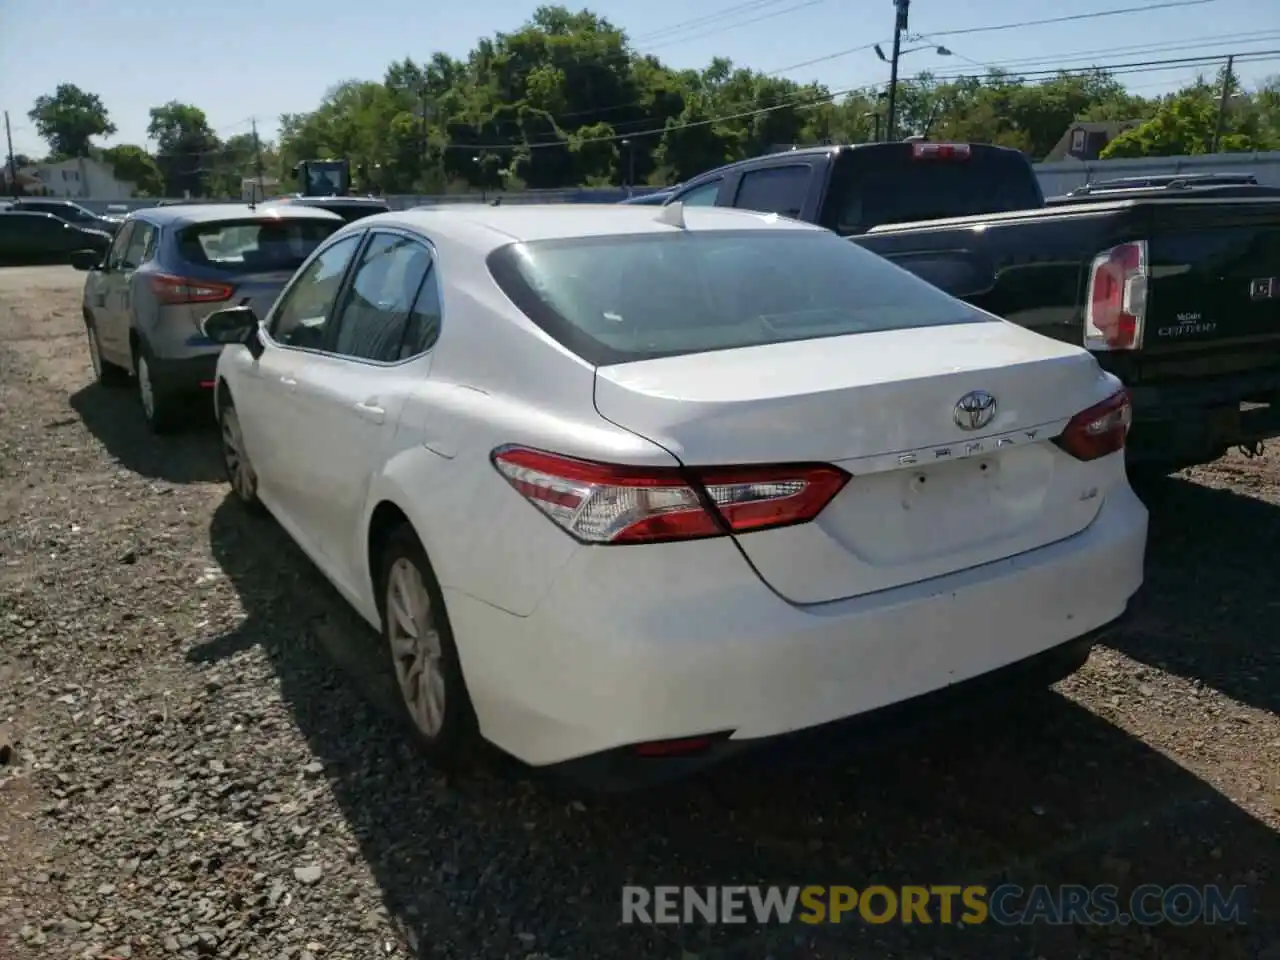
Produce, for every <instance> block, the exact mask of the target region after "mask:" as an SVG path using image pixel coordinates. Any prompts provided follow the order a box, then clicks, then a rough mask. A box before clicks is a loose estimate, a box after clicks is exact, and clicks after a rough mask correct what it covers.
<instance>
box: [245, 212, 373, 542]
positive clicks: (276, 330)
mask: <svg viewBox="0 0 1280 960" xmlns="http://www.w3.org/2000/svg"><path fill="white" fill-rule="evenodd" d="M362 241H363V234H348V235H346V236H344V237H342V238H340V239H338V240H337V241H332V242H330V243H328V244H327V245H325V246H322V247H321V248H320V249H319V250H317V251H316V253H315V254H313V255H312V257H311V259H310V260H309V261H308V262H307V263H305V264H304V265H303V266H302V267H301V268H300V269H299V271H298V273H297V274H296V275H295V276H294V279H293V281H292V282H291V283H290V284H289V286H288V287H287V288H285V290H284V291H283V292H282V293H281V295H280V297H279V299H278V300H277V301H276V303H275V306H274V307H273V308H272V310H271V312H270V314H269V315H268V317H267V318H266V322H265V323H264V325H263V332H262V340H263V349H262V353H261V355H260V356H259V357H257V358H256V359H255V358H252V357H251V356H250V357H249V361H248V363H247V364H246V366H245V367H244V369H243V371H242V375H241V377H240V383H239V385H238V387H237V390H238V395H236V396H235V397H234V398H233V399H234V402H235V403H236V405H237V408H238V410H239V411H240V428H241V431H242V433H243V434H244V441H245V446H246V448H247V450H248V452H249V460H250V462H251V463H252V464H253V465H254V469H255V471H256V472H257V474H258V488H259V495H260V496H261V497H262V499H263V502H265V503H266V504H267V505H268V506H270V507H271V509H272V512H273V513H275V514H276V516H277V517H279V518H280V519H281V520H282V522H283V520H284V518H285V517H289V518H290V523H291V524H292V525H293V526H296V527H298V528H299V529H300V530H303V531H305V529H306V527H305V524H304V523H303V522H302V518H303V517H304V516H305V513H306V511H305V506H304V503H303V500H304V499H305V498H306V497H307V495H308V489H309V486H310V484H309V480H308V477H307V468H306V466H305V461H304V460H303V459H301V458H302V456H303V454H304V451H305V450H306V447H307V444H306V442H305V437H304V436H303V435H301V434H300V431H301V430H302V429H303V428H304V427H305V426H306V418H305V417H304V416H303V412H302V408H301V406H300V400H299V395H298V388H299V386H300V384H301V382H302V381H303V380H304V379H305V371H306V369H307V368H308V367H309V366H310V365H311V364H314V363H317V362H320V361H322V360H323V358H324V353H323V352H322V350H321V349H319V348H321V347H323V345H324V344H325V343H326V342H327V339H328V336H329V333H330V330H329V327H330V320H331V318H332V317H333V316H334V314H335V311H336V309H337V303H338V298H339V296H340V294H341V291H342V288H343V283H344V281H345V278H346V275H347V273H348V267H349V265H350V263H351V261H352V260H353V259H354V257H355V254H356V252H357V250H358V249H359V247H360V244H361V242H362ZM300 344H306V345H307V346H305V347H304V346H300ZM245 353H246V355H247V354H248V351H247V350H246V351H245ZM242 396H243V399H241V397H242ZM303 535H304V536H305V533H304V534H303Z"/></svg>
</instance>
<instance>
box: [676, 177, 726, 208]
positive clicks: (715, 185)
mask: <svg viewBox="0 0 1280 960" xmlns="http://www.w3.org/2000/svg"><path fill="white" fill-rule="evenodd" d="M723 184H724V180H722V179H721V180H712V181H711V182H710V183H703V184H700V185H699V186H696V187H694V188H693V189H692V190H689V191H688V192H686V193H680V194H676V196H675V197H673V198H672V199H674V200H679V201H680V202H681V203H683V204H684V205H685V206H688V207H714V206H715V205H716V197H718V196H719V195H720V187H721V186H722V185H723Z"/></svg>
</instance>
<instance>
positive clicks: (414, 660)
mask: <svg viewBox="0 0 1280 960" xmlns="http://www.w3.org/2000/svg"><path fill="white" fill-rule="evenodd" d="M386 601H387V602H386V617H387V635H388V639H389V641H390V644H391V659H392V662H393V664H394V665H395V672H396V681H397V682H398V683H399V685H400V694H401V696H402V697H403V698H404V702H405V706H406V707H408V709H409V716H410V718H411V719H412V720H413V723H414V726H416V727H417V728H418V730H419V731H420V732H421V733H422V735H423V736H425V737H427V738H428V739H434V738H435V737H437V736H439V734H440V731H441V730H442V729H443V727H444V721H445V672H444V663H443V661H442V659H441V654H442V647H441V643H440V633H439V631H438V629H437V628H436V624H435V615H434V612H433V610H432V604H431V595H430V593H429V592H428V591H427V586H426V584H425V583H424V582H423V580H422V574H421V573H420V572H419V570H418V568H417V566H415V565H414V563H413V562H412V561H410V560H409V559H408V558H406V557H398V558H397V559H396V560H395V562H394V563H393V564H392V566H391V571H390V574H389V575H388V577H387V597H386Z"/></svg>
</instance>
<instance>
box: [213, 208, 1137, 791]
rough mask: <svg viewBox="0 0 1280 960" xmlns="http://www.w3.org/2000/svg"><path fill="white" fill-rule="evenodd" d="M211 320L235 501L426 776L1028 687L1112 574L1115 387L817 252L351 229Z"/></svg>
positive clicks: (667, 752) (1110, 584)
mask: <svg viewBox="0 0 1280 960" xmlns="http://www.w3.org/2000/svg"><path fill="white" fill-rule="evenodd" d="M205 329H206V332H207V334H208V335H209V336H210V337H211V338H213V339H215V340H218V341H220V342H222V343H224V344H227V346H226V348H225V349H224V350H223V352H222V355H221V358H220V360H219V363H218V372H217V389H216V391H215V395H216V399H215V403H216V407H217V414H218V418H219V421H220V423H221V431H222V438H223V443H224V450H225V458H226V466H227V472H228V475H229V479H230V482H231V485H232V488H233V490H234V492H235V495H236V496H238V497H239V498H241V499H242V500H244V501H245V502H246V503H247V504H248V505H253V506H256V505H258V504H261V505H265V507H266V508H267V509H269V510H270V512H271V513H272V514H274V516H275V517H276V518H277V519H278V520H279V522H280V523H281V524H282V525H283V526H284V527H285V529H286V530H287V531H288V532H289V533H290V534H291V535H292V536H293V538H294V539H295V540H296V541H297V542H298V544H299V545H300V546H301V547H302V549H303V550H304V551H305V552H306V553H307V554H309V555H310V557H311V558H312V559H313V560H314V561H315V563H316V564H317V565H318V566H319V567H320V569H321V570H322V571H323V572H324V574H325V575H326V576H327V577H328V579H329V580H331V581H332V582H333V584H334V585H335V586H336V587H337V589H338V590H339V591H340V592H341V593H342V594H343V595H344V596H345V597H346V599H347V600H348V601H349V602H350V603H351V604H352V605H353V606H354V607H355V609H356V610H358V611H359V613H360V614H361V615H362V616H363V617H364V619H366V620H367V621H368V622H369V623H370V624H372V625H374V626H375V627H376V628H377V629H379V630H380V631H381V632H382V637H383V645H384V650H383V652H382V654H381V655H382V656H386V657H387V658H389V661H390V665H391V666H392V667H393V668H394V671H395V674H396V677H397V679H398V681H399V687H400V690H401V692H402V695H403V700H404V707H405V714H406V716H407V718H408V719H410V720H411V721H412V724H413V726H414V728H415V729H416V733H417V735H418V737H419V738H420V739H421V741H422V743H423V745H424V746H425V747H426V748H427V750H428V751H429V752H430V753H431V754H432V755H433V756H434V757H435V758H436V759H437V760H438V761H440V762H441V763H444V764H454V763H457V762H458V761H459V760H460V759H461V758H463V757H465V756H467V755H468V753H469V748H470V747H472V746H474V745H475V744H476V743H477V742H478V741H479V740H480V739H484V740H487V741H489V742H491V743H492V744H495V745H497V746H498V747H500V748H501V749H502V750H504V751H506V752H507V753H509V754H512V755H514V756H515V757H516V758H518V759H520V760H522V761H524V762H526V763H527V764H530V765H534V766H539V767H548V766H553V765H559V766H560V768H561V769H562V770H564V771H567V772H571V773H575V774H577V775H578V776H580V777H583V778H592V779H595V780H596V781H597V782H599V783H602V784H604V783H610V784H618V783H621V784H627V783H635V782H641V781H645V780H651V779H654V778H661V777H663V776H667V775H670V774H672V773H675V772H683V771H685V770H688V769H691V768H693V767H696V766H698V765H700V764H704V763H707V762H710V761H712V760H715V759H718V758H721V757H724V756H727V755H729V754H731V753H734V752H736V751H740V750H742V749H745V748H747V747H750V746H753V745H759V744H763V743H766V742H770V741H772V740H775V739H776V738H780V737H784V736H785V735H790V734H798V733H799V732H802V731H803V732H804V734H805V735H808V734H814V733H821V732H824V731H827V730H833V731H836V730H844V729H847V728H846V726H845V725H844V724H837V723H836V722H837V721H848V720H863V721H867V720H873V719H875V718H876V717H899V716H901V715H902V713H903V711H904V710H905V711H907V712H911V711H913V710H915V709H916V708H917V707H918V708H919V709H920V710H927V709H928V708H929V706H930V705H931V704H932V703H934V702H940V701H942V700H950V699H951V698H952V697H954V696H957V695H959V694H961V693H963V692H965V691H969V692H972V693H975V694H979V695H980V697H981V698H982V699H987V695H988V693H989V692H990V691H992V690H1006V689H1013V688H1015V687H1018V686H1020V685H1026V684H1027V683H1031V684H1035V685H1041V686H1044V685H1048V684H1050V683H1052V682H1054V681H1056V680H1057V679H1060V678H1061V677H1062V676H1065V675H1066V674H1068V673H1070V672H1071V671H1073V670H1074V669H1076V668H1077V667H1078V666H1079V665H1080V664H1081V663H1083V661H1084V659H1085V657H1086V656H1087V654H1088V651H1089V648H1090V646H1091V645H1092V643H1093V642H1094V641H1095V640H1096V639H1097V638H1098V637H1100V636H1102V635H1103V634H1104V632H1105V631H1106V630H1107V629H1109V628H1111V627H1113V626H1114V625H1115V624H1116V622H1117V621H1118V620H1119V619H1120V618H1121V617H1122V616H1123V615H1124V614H1125V612H1126V610H1127V607H1128V604H1129V602H1130V598H1131V597H1132V596H1133V595H1134V593H1135V592H1136V591H1137V590H1138V588H1139V586H1140V585H1141V583H1142V566H1143V555H1144V551H1145V545H1146V535H1147V513H1146V510H1145V508H1144V507H1143V506H1142V504H1141V503H1140V502H1139V500H1138V499H1137V498H1136V497H1135V495H1134V493H1133V491H1132V490H1131V489H1130V487H1129V484H1128V481H1127V479H1126V476H1125V468H1124V445H1125V437H1126V433H1127V430H1128V425H1129V420H1130V407H1129V401H1128V398H1127V396H1126V394H1125V392H1124V391H1123V390H1122V388H1121V385H1120V383H1119V382H1118V381H1117V380H1116V379H1115V378H1114V377H1112V376H1110V375H1109V374H1107V373H1105V372H1104V371H1103V370H1102V369H1101V368H1100V367H1099V366H1098V364H1097V363H1096V362H1095V361H1094V359H1093V358H1092V357H1091V356H1090V355H1089V354H1088V353H1086V352H1085V351H1084V350H1082V349H1080V348H1078V347H1076V346H1072V345H1070V344H1065V343H1060V342H1057V341H1055V340H1050V339H1047V338H1044V337H1042V336H1039V335H1037V334H1034V333H1031V332H1029V331H1027V330H1024V329H1022V328H1020V327H1018V326H1015V325H1013V324H1010V323H1007V322H1005V321H1003V320H1000V319H998V318H996V317H994V316H991V315H989V314H986V313H983V312H981V311H978V310H976V309H974V308H972V307H970V306H968V305H966V304H964V303H962V302H960V301H958V300H955V299H953V298H951V297H950V296H948V295H946V294H944V293H942V292H941V291H939V290H937V289H936V288H934V287H932V286H930V285H928V284H926V283H925V282H923V281H921V280H919V279H918V278H916V277H915V276H913V275H912V274H910V273H908V272H906V271H904V270H901V269H899V268H898V267H896V266H894V265H892V264H890V263H889V262H888V261H886V260H883V259H881V258H879V257H877V256H876V255H874V254H872V253H869V252H867V251H865V250H863V249H860V248H859V247H857V246H855V245H854V244H851V243H848V242H846V241H844V240H841V239H839V238H838V237H836V236H835V235H834V234H831V233H829V232H827V231H825V230H822V229H819V228H817V227H811V226H807V225H804V224H800V223H795V222H791V221H787V220H781V219H778V218H776V217H773V216H765V215H759V214H754V213H749V212H745V211H738V210H724V209H712V208H682V207H681V206H680V205H678V204H677V205H673V206H668V207H664V208H661V209H658V208H647V207H644V206H639V205H632V206H626V205H600V206H590V205H580V206H505V207H470V206H468V207H461V206H460V207H445V208H441V209H437V210H415V211H407V212H403V213H388V214H381V215H378V216H374V217H370V218H367V219H363V220H360V221H358V222H356V223H352V224H350V225H348V226H347V227H344V228H343V229H341V230H339V231H338V232H336V233H335V234H333V236H332V237H330V238H329V239H328V240H326V241H325V242H324V243H323V244H322V245H321V246H320V247H319V248H318V249H317V250H316V252H315V253H314V254H313V255H312V256H311V257H310V259H309V260H308V261H307V262H306V263H305V264H304V265H303V267H302V268H301V269H300V270H299V271H298V273H297V274H296V275H295V277H294V278H293V280H292V281H291V283H290V285H289V286H288V287H286V289H285V290H284V292H283V293H282V295H281V296H280V298H279V299H278V300H277V301H276V302H275V304H274V306H273V307H272V308H271V310H270V312H269V313H268V314H267V315H266V316H265V317H262V318H258V317H256V316H254V315H253V313H252V311H251V309H250V308H248V307H241V308H233V309H230V310H225V311H222V312H220V313H218V314H215V315H213V316H212V317H210V318H209V319H208V320H207V321H206V324H205ZM894 722H895V724H896V723H897V721H894Z"/></svg>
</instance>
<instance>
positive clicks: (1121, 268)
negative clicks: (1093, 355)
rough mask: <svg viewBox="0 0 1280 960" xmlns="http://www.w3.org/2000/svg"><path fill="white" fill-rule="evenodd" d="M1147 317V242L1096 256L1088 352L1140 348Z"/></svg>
mask: <svg viewBox="0 0 1280 960" xmlns="http://www.w3.org/2000/svg"><path fill="white" fill-rule="evenodd" d="M1146 316H1147V242H1146V241H1145V240H1135V241H1133V242H1132V243H1122V244H1120V245H1119V246H1117V247H1112V248H1111V249H1110V250H1106V251H1103V252H1102V253H1100V254H1098V256H1096V257H1094V259H1093V265H1092V266H1091V267H1090V268H1089V299H1088V303H1087V306H1086V308H1085V319H1084V346H1085V349H1087V350H1138V349H1140V348H1141V347H1142V330H1143V326H1144V324H1145V321H1146Z"/></svg>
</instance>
